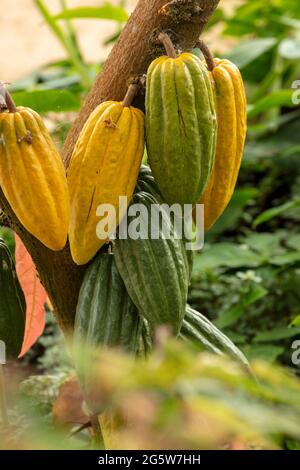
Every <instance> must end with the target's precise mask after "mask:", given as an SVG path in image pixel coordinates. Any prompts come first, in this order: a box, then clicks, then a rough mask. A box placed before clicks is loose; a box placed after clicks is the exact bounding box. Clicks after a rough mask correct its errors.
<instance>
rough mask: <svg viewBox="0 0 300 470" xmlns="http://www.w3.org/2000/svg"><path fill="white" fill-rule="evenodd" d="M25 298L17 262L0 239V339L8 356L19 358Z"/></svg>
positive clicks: (23, 327) (23, 325)
mask: <svg viewBox="0 0 300 470" xmlns="http://www.w3.org/2000/svg"><path fill="white" fill-rule="evenodd" d="M25 312H26V303H25V298H24V295H23V292H22V289H21V286H20V284H19V281H18V278H17V274H16V270H15V264H14V261H13V259H12V256H11V254H10V251H9V249H8V247H7V246H6V244H5V242H4V241H3V240H1V239H0V341H3V343H4V344H5V349H6V356H7V357H9V358H13V359H15V358H17V357H18V356H19V354H20V352H21V349H22V343H23V338H24V332H25Z"/></svg>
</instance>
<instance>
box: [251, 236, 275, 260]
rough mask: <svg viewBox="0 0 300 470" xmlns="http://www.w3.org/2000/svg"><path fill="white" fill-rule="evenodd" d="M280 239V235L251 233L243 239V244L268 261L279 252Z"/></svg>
mask: <svg viewBox="0 0 300 470" xmlns="http://www.w3.org/2000/svg"><path fill="white" fill-rule="evenodd" d="M282 238H283V234H281V233H274V234H273V233H251V234H250V235H248V236H247V237H246V238H244V239H243V242H244V243H245V244H246V245H248V246H249V247H250V248H251V250H253V251H255V252H257V253H259V254H260V255H262V258H263V259H264V260H265V261H268V260H269V258H270V256H272V255H274V254H275V253H278V252H280V251H281V248H280V243H281V240H282Z"/></svg>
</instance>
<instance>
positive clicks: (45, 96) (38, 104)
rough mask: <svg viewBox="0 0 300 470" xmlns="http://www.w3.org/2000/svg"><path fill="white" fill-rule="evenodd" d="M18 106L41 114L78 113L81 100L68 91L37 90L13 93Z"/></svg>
mask: <svg viewBox="0 0 300 470" xmlns="http://www.w3.org/2000/svg"><path fill="white" fill-rule="evenodd" d="M13 99H14V101H15V103H16V105H17V106H26V107H28V108H32V109H34V110H35V111H36V112H38V113H40V114H44V113H48V112H51V111H53V112H58V113H61V112H66V111H78V110H79V108H80V104H81V102H80V99H79V97H78V96H76V95H74V94H73V93H71V92H70V91H68V90H35V91H19V92H16V93H13Z"/></svg>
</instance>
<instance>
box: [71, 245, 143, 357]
mask: <svg viewBox="0 0 300 470" xmlns="http://www.w3.org/2000/svg"><path fill="white" fill-rule="evenodd" d="M141 328H142V319H141V317H140V316H139V314H138V311H137V309H136V307H135V305H134V304H133V302H132V300H131V299H130V297H129V295H128V293H127V291H126V288H125V285H124V282H123V280H122V278H121V276H120V274H119V271H118V269H117V267H116V265H115V261H114V256H113V255H112V254H100V255H98V256H97V257H96V258H95V260H94V261H93V263H92V264H91V265H90V266H89V267H88V269H87V271H86V273H85V276H84V280H83V283H82V286H81V289H80V293H79V299H78V304H77V310H76V317H75V339H79V340H83V341H84V342H86V343H87V344H88V345H90V346H96V347H97V346H108V347H120V348H123V349H124V350H126V351H128V352H132V353H136V352H137V351H138V349H139V344H140V335H141Z"/></svg>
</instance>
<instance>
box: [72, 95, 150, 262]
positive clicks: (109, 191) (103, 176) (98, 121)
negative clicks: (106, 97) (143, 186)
mask: <svg viewBox="0 0 300 470" xmlns="http://www.w3.org/2000/svg"><path fill="white" fill-rule="evenodd" d="M143 152H144V114H143V113H142V111H140V110H139V109H136V108H134V107H125V106H123V104H122V103H121V102H115V101H107V102H105V103H102V104H100V105H99V106H98V107H97V108H96V109H95V110H94V112H93V113H92V114H91V115H90V117H89V119H88V120H87V122H86V124H85V126H84V127H83V129H82V131H81V134H80V136H79V138H78V141H77V144H76V146H75V149H74V152H73V155H72V157H71V161H70V166H69V168H68V172H67V179H68V185H69V192H70V201H71V222H70V229H69V239H70V247H71V253H72V257H73V259H74V261H75V263H77V264H86V263H87V262H88V261H90V260H91V259H92V258H93V257H94V256H95V254H96V253H97V251H98V250H99V249H100V248H101V246H103V245H104V244H105V243H106V242H107V240H108V238H109V236H110V235H112V234H113V233H114V231H115V230H116V228H117V225H118V220H119V219H122V217H123V216H124V215H125V214H126V211H127V207H128V204H129V203H130V200H131V197H132V194H133V191H134V188H135V185H136V181H137V178H138V172H139V168H140V165H141V160H142V157H143ZM120 196H126V197H127V198H128V204H127V205H126V204H125V205H123V206H122V207H119V197H120ZM101 204H109V205H110V206H112V207H113V208H114V209H115V211H116V220H114V219H115V218H114V214H113V213H111V212H110V216H109V217H108V218H107V214H104V213H102V214H101V213H98V215H97V208H98V206H99V205H101ZM107 224H108V225H107ZM108 226H109V230H107V227H108ZM96 230H97V233H96ZM107 232H109V233H108V234H107Z"/></svg>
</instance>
